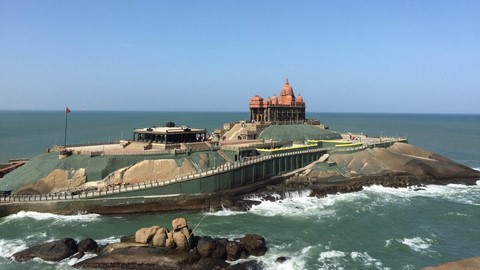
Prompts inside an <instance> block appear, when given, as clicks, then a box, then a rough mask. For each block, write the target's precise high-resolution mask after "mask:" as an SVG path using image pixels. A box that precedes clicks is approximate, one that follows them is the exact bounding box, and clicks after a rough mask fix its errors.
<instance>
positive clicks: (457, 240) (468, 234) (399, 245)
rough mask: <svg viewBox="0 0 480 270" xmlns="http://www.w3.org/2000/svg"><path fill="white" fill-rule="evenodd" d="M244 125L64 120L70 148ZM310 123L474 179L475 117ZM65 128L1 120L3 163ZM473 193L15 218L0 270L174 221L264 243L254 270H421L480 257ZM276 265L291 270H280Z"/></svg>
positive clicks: (387, 193)
mask: <svg viewBox="0 0 480 270" xmlns="http://www.w3.org/2000/svg"><path fill="white" fill-rule="evenodd" d="M247 117H248V114H247V113H235V112H228V113H221V112H84V111H75V110H74V111H72V112H71V113H70V114H69V115H68V133H67V144H80V143H89V142H108V141H113V140H118V139H128V138H131V136H132V129H133V128H139V127H147V126H162V125H164V123H166V122H168V121H173V122H175V123H176V124H177V125H187V126H192V127H203V128H207V130H208V131H209V132H212V131H213V130H214V129H215V128H221V127H222V125H223V123H224V122H230V121H239V120H244V119H246V118H247ZM307 117H308V118H316V119H319V120H320V121H321V122H322V123H324V124H328V125H329V127H330V129H332V130H337V131H342V132H352V133H364V134H368V135H369V136H370V137H378V136H402V137H407V138H408V140H409V142H410V143H411V144H415V145H417V146H420V147H423V148H426V149H428V150H431V151H434V152H436V153H438V154H440V155H443V156H445V157H448V158H450V159H452V160H454V161H457V162H459V163H462V164H464V165H467V166H469V167H472V168H475V169H477V170H478V169H480V144H478V141H479V139H480V115H439V114H354V113H309V114H307ZM64 124H65V113H64V112H59V111H57V112H54V111H51V112H50V111H49V112H46V111H42V112H34V111H0V163H3V162H6V161H8V159H12V158H22V157H31V156H34V155H36V154H39V153H42V152H44V151H45V150H46V149H47V148H48V147H51V146H52V145H54V144H59V145H62V144H63V140H64ZM479 180H480V179H479ZM0 181H1V180H0ZM477 183H478V184H477V185H475V186H464V185H447V186H437V185H428V186H427V187H426V188H425V190H421V191H412V190H411V189H408V188H399V189H394V188H384V187H381V186H372V187H366V188H364V190H362V191H359V192H355V193H349V194H337V195H329V196H327V197H324V198H310V197H308V191H299V192H292V193H290V194H289V196H288V198H285V199H283V200H279V201H276V202H270V201H262V202H261V203H260V204H259V205H257V206H254V207H252V208H251V209H250V210H249V211H247V212H236V211H231V210H229V209H223V210H222V211H214V212H204V213H175V214H151V215H124V216H101V215H97V214H90V213H79V214H78V215H74V216H61V215H53V214H46V213H36V212H20V213H17V214H15V215H11V216H8V217H4V218H0V269H28V268H29V269H73V268H72V267H71V265H73V264H74V263H75V259H66V260H64V261H62V262H60V263H49V262H44V261H42V260H38V259H35V260H33V261H31V262H27V263H17V262H14V261H13V260H12V258H11V255H12V254H13V253H15V252H17V251H20V250H22V249H24V248H26V247H29V246H32V245H35V244H39V243H44V242H47V241H51V240H55V239H60V238H64V237H72V238H74V239H76V240H78V241H79V240H81V239H83V238H86V237H92V238H94V239H96V240H97V241H98V242H99V243H102V244H106V243H110V242H115V241H118V240H119V238H120V237H121V236H123V235H130V234H133V233H134V232H135V230H136V229H138V228H140V227H148V226H152V225H159V226H164V227H167V228H168V227H171V224H170V223H171V220H172V219H173V218H175V217H185V218H187V220H188V222H189V225H190V227H195V226H197V225H198V224H199V223H200V221H202V222H201V223H200V224H199V226H198V229H197V230H196V232H195V233H196V234H197V235H212V236H216V237H227V238H235V237H240V236H243V235H244V234H247V233H257V234H260V235H263V236H264V237H265V238H266V240H267V247H268V251H267V254H266V255H265V256H263V257H258V258H255V257H253V258H252V259H254V260H258V261H260V262H262V263H263V265H264V266H265V268H266V269H392V270H394V269H420V268H422V267H425V266H430V265H437V264H440V263H444V262H448V261H453V260H459V259H463V258H468V257H473V256H480V247H479V245H478V243H480V226H479V225H478V220H480V182H477ZM251 199H256V200H260V199H259V198H251ZM279 256H286V257H289V258H290V259H289V260H287V261H286V262H285V263H283V264H278V263H276V262H275V260H276V258H277V257H279Z"/></svg>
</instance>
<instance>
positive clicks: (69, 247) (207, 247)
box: [13, 218, 267, 270]
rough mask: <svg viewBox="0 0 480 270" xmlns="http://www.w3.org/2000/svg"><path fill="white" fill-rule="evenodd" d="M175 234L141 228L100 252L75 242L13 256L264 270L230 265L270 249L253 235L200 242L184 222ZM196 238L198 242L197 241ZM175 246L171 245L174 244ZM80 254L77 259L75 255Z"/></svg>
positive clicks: (116, 265) (88, 242)
mask: <svg viewBox="0 0 480 270" xmlns="http://www.w3.org/2000/svg"><path fill="white" fill-rule="evenodd" d="M172 228H173V229H172V231H171V232H169V231H168V230H167V229H165V228H161V227H159V226H152V227H148V228H140V229H139V230H137V231H136V232H135V234H134V235H132V236H128V237H122V238H121V242H119V243H112V244H108V245H106V246H104V247H102V248H100V249H99V248H98V245H97V243H96V242H95V241H94V240H93V239H91V238H87V239H84V240H82V241H80V242H79V243H78V245H77V242H76V241H75V240H73V239H71V238H64V239H61V240H57V241H53V242H49V243H46V244H42V245H38V246H34V247H30V248H28V249H25V250H23V251H20V252H17V253H15V254H13V257H14V258H15V260H17V261H28V260H31V259H33V258H35V257H39V258H41V259H43V260H46V261H60V260H63V259H65V258H69V257H71V256H73V255H75V256H74V257H76V258H82V257H83V256H84V254H85V253H86V252H96V253H97V256H96V257H94V258H90V259H87V260H84V261H82V262H80V263H77V264H76V265H75V267H77V268H83V267H87V268H100V269H219V270H221V269H260V265H259V264H258V263H257V262H256V261H247V262H240V263H236V264H234V265H231V264H229V263H228V262H226V261H225V260H226V259H228V260H230V261H234V260H238V259H240V258H242V259H245V258H247V257H248V256H249V255H254V256H262V255H264V254H265V252H266V250H267V248H266V246H265V238H263V237H262V236H260V235H256V234H247V235H246V236H245V237H242V238H240V239H239V241H235V240H232V241H229V240H228V239H218V238H217V239H213V238H211V237H210V236H205V237H199V236H197V237H195V236H193V233H192V230H190V229H189V228H188V224H187V221H186V220H185V219H184V218H177V219H174V220H173V221H172ZM194 239H195V240H194ZM169 241H171V243H169ZM77 251H78V253H77ZM75 253H76V254H75Z"/></svg>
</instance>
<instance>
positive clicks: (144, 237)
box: [135, 226, 160, 244]
mask: <svg viewBox="0 0 480 270" xmlns="http://www.w3.org/2000/svg"><path fill="white" fill-rule="evenodd" d="M159 229H160V227H158V226H152V227H150V228H141V229H139V230H138V231H136V232H135V242H137V243H140V244H148V243H150V241H151V240H152V238H153V236H154V235H155V234H156V233H157V231H158V230H159Z"/></svg>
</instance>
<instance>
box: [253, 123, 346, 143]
mask: <svg viewBox="0 0 480 270" xmlns="http://www.w3.org/2000/svg"><path fill="white" fill-rule="evenodd" d="M259 138H260V139H266V140H268V139H272V140H275V141H306V140H334V139H341V138H342V136H341V135H340V134H339V133H337V132H334V131H330V130H326V129H322V128H320V127H318V126H313V125H271V126H269V127H267V128H266V129H264V130H263V131H262V133H260V135H259Z"/></svg>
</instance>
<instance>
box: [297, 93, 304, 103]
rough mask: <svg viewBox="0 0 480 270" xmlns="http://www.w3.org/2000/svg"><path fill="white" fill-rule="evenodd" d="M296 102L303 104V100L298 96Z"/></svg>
mask: <svg viewBox="0 0 480 270" xmlns="http://www.w3.org/2000/svg"><path fill="white" fill-rule="evenodd" d="M297 102H303V98H302V96H301V95H300V94H298V97H297Z"/></svg>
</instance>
